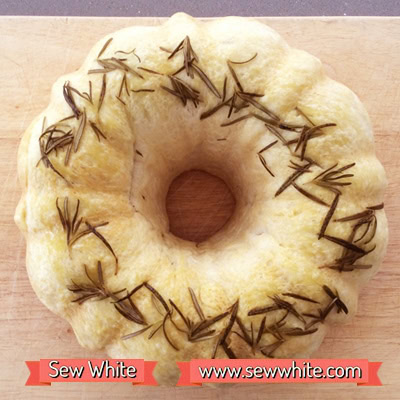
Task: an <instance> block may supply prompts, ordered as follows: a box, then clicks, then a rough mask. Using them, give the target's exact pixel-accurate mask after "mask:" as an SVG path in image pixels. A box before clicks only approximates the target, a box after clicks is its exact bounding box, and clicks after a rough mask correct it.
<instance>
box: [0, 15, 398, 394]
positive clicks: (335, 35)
mask: <svg viewBox="0 0 400 400" xmlns="http://www.w3.org/2000/svg"><path fill="white" fill-rule="evenodd" d="M261 20H262V21H263V22H265V23H267V24H269V25H270V26H271V27H273V28H275V29H276V30H277V31H279V32H280V33H281V34H282V35H283V37H284V38H285V39H287V40H288V41H289V43H290V44H291V45H293V46H296V47H299V48H302V49H304V50H307V51H309V52H311V53H312V54H314V55H316V56H317V57H319V58H320V59H321V60H322V61H323V63H324V65H325V68H326V70H327V72H328V74H329V75H330V76H331V77H333V78H334V79H337V80H339V81H341V82H343V83H344V84H346V85H348V86H350V87H351V88H352V89H353V90H354V91H355V92H356V93H357V94H358V95H359V97H360V98H361V99H362V101H363V102H364V103H365V105H366V107H367V109H368V111H369V113H370V116H371V120H372V123H373V126H374V130H375V135H376V149H377V154H378V157H379V158H380V159H381V161H382V162H383V164H384V166H385V168H386V171H387V174H388V177H389V189H388V191H387V194H386V199H385V208H386V212H387V215H388V219H389V225H390V243H389V248H388V253H387V256H386V258H385V262H384V265H383V266H382V269H381V271H380V272H379V273H378V274H377V275H376V277H375V278H374V279H373V280H372V281H370V282H369V284H368V285H367V287H365V289H364V290H363V292H362V295H361V297H360V301H359V311H358V314H357V316H356V317H355V319H354V320H353V322H352V323H350V324H348V325H346V326H339V327H337V328H335V329H333V330H332V331H331V332H330V333H329V335H328V337H327V338H326V340H325V342H324V343H323V345H322V347H321V348H320V350H319V351H318V352H317V354H315V356H316V357H321V358H368V359H369V360H371V361H383V365H382V367H381V370H380V377H381V380H382V382H383V383H384V386H382V387H362V388H357V387H355V386H354V385H351V384H335V385H321V384H318V385H305V384H303V385H297V384H292V385H256V386H249V385H242V386H238V387H224V388H221V389H218V390H214V389H209V388H202V389H199V388H195V389H192V388H183V389H178V388H146V387H143V388H138V387H136V388H134V387H132V386H130V385H128V384H78V383H77V384H55V385H53V386H52V387H36V388H27V387H24V383H25V380H26V379H27V376H28V370H27V368H26V367H25V365H24V360H36V359H40V358H48V357H59V358H74V357H89V356H91V357H94V356H100V357H101V356H102V354H93V353H91V352H88V351H85V350H83V349H82V348H81V347H80V346H79V345H78V343H77V341H76V339H75V337H74V334H73V332H72V330H71V328H70V327H69V326H68V324H67V323H66V322H65V321H63V320H62V319H60V318H58V317H56V316H55V315H53V314H52V313H50V312H49V311H48V310H47V309H46V308H45V307H44V306H43V305H42V304H41V303H40V302H39V300H38V299H37V297H36V296H35V294H34V292H33V291H32V289H31V286H30V283H29V281H28V278H27V274H26V270H25V265H24V257H25V244H24V240H23V238H22V236H21V234H20V232H19V231H18V229H17V227H16V226H15V225H14V222H13V214H14V211H15V207H16V205H17V202H18V199H19V196H20V190H19V187H18V184H17V176H16V154H17V148H18V143H19V140H20V137H21V135H22V132H23V131H24V130H25V129H26V127H27V126H28V124H29V123H30V121H31V120H32V119H33V118H34V117H35V116H36V115H37V114H38V113H39V112H40V111H41V110H42V109H43V108H44V107H45V106H46V104H47V102H48V99H49V93H50V87H51V85H52V84H53V82H54V81H55V80H56V78H57V77H58V76H60V75H62V74H64V73H67V72H70V71H73V70H75V69H76V68H78V67H79V65H80V64H81V63H82V61H83V58H84V56H85V55H86V53H87V52H88V50H89V49H90V47H91V46H92V45H93V43H94V42H95V41H97V40H98V39H99V38H101V37H102V36H104V35H105V34H107V33H110V32H113V31H115V30H117V29H120V28H124V27H127V26H130V25H132V24H146V25H154V24H158V23H160V22H161V19H151V18H144V19H132V18H109V19H106V18H37V17H35V18H29V17H28V18H22V17H15V18H13V17H11V18H1V19H0V32H1V41H0V58H1V62H0V65H1V67H0V68H1V74H0V102H1V103H0V104H1V111H0V112H1V121H2V123H1V125H0V150H1V155H2V156H1V157H0V181H1V189H0V193H1V194H0V200H1V208H0V224H1V230H0V244H1V245H2V246H1V250H2V251H1V253H0V263H1V266H2V268H1V269H0V293H1V302H0V319H1V323H0V334H1V338H2V340H1V341H0V352H1V360H0V391H1V393H2V396H1V397H2V398H3V399H19V398H21V399H26V398H31V399H47V398H49V399H50V398H52V399H53V398H61V397H62V398H65V399H70V398H71V399H76V398H85V399H99V398H124V397H127V396H129V398H134V399H136V398H137V399H141V398H146V397H151V398H153V397H154V398H162V399H209V398H218V399H219V398H221V399H222V398H229V399H232V400H235V399H241V398H244V397H245V398H246V399H248V400H250V399H261V398H263V399H264V398H271V399H273V398H278V399H279V400H286V399H292V398H294V397H295V398H296V399H301V398H305V399H337V398H351V399H363V400H372V399H374V400H375V399H398V398H399V390H400V386H399V383H398V382H399V368H400V294H399V293H400V292H399V287H400V272H399V271H400V266H399V259H400V250H399V249H400V213H399V210H400V206H399V204H400V203H399V201H400V198H399V184H400V168H399V166H400V157H399V150H398V149H399V145H400V139H399V138H400V135H399V126H400V113H399V104H400V74H399V71H400V20H399V19H396V18H286V19H285V18H264V19H261ZM210 212H211V211H210Z"/></svg>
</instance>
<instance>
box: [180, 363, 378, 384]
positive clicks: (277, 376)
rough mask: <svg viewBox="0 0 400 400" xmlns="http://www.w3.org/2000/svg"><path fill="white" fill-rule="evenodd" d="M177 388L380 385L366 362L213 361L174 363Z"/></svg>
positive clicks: (374, 365)
mask: <svg viewBox="0 0 400 400" xmlns="http://www.w3.org/2000/svg"><path fill="white" fill-rule="evenodd" d="M177 364H178V367H179V369H180V370H181V376H180V378H179V382H178V384H177V386H193V385H201V384H202V383H356V384H357V385H363V386H381V385H382V383H381V381H380V380H379V377H378V369H379V367H380V366H381V364H382V363H381V362H369V361H368V360H366V359H237V360H233V359H229V360H226V359H223V360H221V359H217V360H209V359H205V360H191V361H190V362H178V363H177Z"/></svg>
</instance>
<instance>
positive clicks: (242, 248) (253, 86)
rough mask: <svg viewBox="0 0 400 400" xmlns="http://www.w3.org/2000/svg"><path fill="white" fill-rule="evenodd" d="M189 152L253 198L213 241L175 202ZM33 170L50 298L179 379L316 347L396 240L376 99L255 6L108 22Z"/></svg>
mask: <svg viewBox="0 0 400 400" xmlns="http://www.w3.org/2000/svg"><path fill="white" fill-rule="evenodd" d="M190 169H201V170H205V171H207V172H209V173H211V174H213V175H217V176H219V177H221V178H222V179H223V180H224V181H225V182H226V183H227V184H228V185H229V187H230V188H231V190H232V192H233V193H234V196H235V199H236V210H235V213H234V215H233V216H232V218H231V220H230V221H229V223H228V224H227V225H226V226H225V227H224V228H223V229H222V230H221V231H220V232H218V233H217V234H215V235H214V236H213V237H211V238H210V239H208V240H207V241H205V242H203V243H200V244H195V243H192V242H187V241H184V240H182V239H179V238H176V237H175V236H173V235H172V234H170V233H169V229H168V218H167V216H166V212H165V204H164V200H165V195H166V192H167V190H168V187H169V185H170V183H171V181H172V180H173V179H174V178H175V177H176V176H177V175H178V174H180V173H181V172H183V171H185V170H190ZM18 171H19V179H20V182H21V185H22V189H23V195H22V198H21V200H20V203H19V205H18V209H17V211H16V215H15V220H16V222H17V224H18V226H19V228H20V229H21V231H22V232H23V233H24V235H25V237H26V242H27V256H26V264H27V269H28V274H29V277H30V280H31V283H32V286H33V288H34V290H35V292H36V293H37V295H38V297H39V298H40V299H41V301H42V302H43V303H44V304H45V305H46V306H47V307H48V308H49V309H50V310H52V311H53V312H55V313H56V314H58V315H60V316H62V317H63V318H65V319H66V320H68V322H69V323H70V324H71V326H72V327H73V329H74V332H75V334H76V337H77V339H78V341H79V343H80V344H81V345H82V346H84V347H86V348H88V349H93V350H104V351H106V352H107V353H108V354H109V355H110V356H111V357H114V358H144V359H146V360H157V361H158V365H157V367H156V369H155V373H154V375H155V377H156V379H157V380H158V381H159V383H162V384H174V383H175V382H176V380H177V377H178V374H179V371H178V368H177V366H176V364H175V361H183V360H189V359H191V358H210V357H213V356H214V357H218V358H223V357H240V358H251V357H308V356H309V355H310V354H311V353H312V352H313V351H314V350H316V349H317V348H318V346H319V345H320V343H321V342H322V340H323V338H324V336H325V334H326V331H327V328H328V326H329V325H331V324H333V323H345V322H347V321H348V320H349V318H351V317H352V316H353V315H354V314H355V312H356V308H357V298H358V293H359V289H360V287H361V286H362V285H363V284H365V283H366V282H367V281H368V280H369V279H370V278H371V277H372V276H373V275H374V274H375V273H376V271H377V269H378V268H379V265H380V264H381V261H382V258H383V255H384V253H385V249H386V245H387V237H388V233H387V221H386V217H385V212H384V210H383V195H384V191H385V187H386V177H385V172H384V170H383V167H382V166H381V164H380V162H379V161H378V160H377V159H376V157H375V151H374V141H373V133H372V129H371V124H370V122H369V118H368V115H367V112H366V110H365V109H364V107H363V105H362V104H361V102H360V101H359V99H358V98H357V96H356V95H355V94H354V93H353V92H352V91H351V90H349V89H348V88H346V87H345V86H343V85H342V84H339V83H337V82H335V81H333V80H331V79H330V78H328V77H327V76H326V75H325V74H324V71H323V69H322V65H321V62H320V61H319V60H318V59H316V58H315V57H313V56H311V55H309V54H307V53H305V52H303V51H300V50H296V49H293V48H291V47H289V46H288V44H286V43H285V41H284V40H283V39H282V38H281V37H280V36H279V35H278V34H277V33H276V32H274V31H273V30H272V29H270V28H269V27H267V26H266V25H264V24H262V23H260V22H257V21H255V20H252V19H247V18H238V17H228V18H221V19H216V20H212V21H210V22H206V23H204V22H200V21H197V20H195V19H193V18H191V17H190V16H188V15H186V14H182V13H179V14H176V15H174V16H173V17H171V18H170V19H169V20H168V21H167V22H166V23H165V24H163V25H161V26H157V27H132V28H128V29H124V30H121V31H119V32H116V33H113V34H112V35H109V36H107V37H106V38H104V39H102V40H101V41H100V42H99V43H97V44H96V45H95V46H94V47H93V49H92V50H91V51H90V53H89V55H88V56H87V58H86V61H85V62H84V64H83V65H82V67H81V68H80V69H79V70H78V71H76V72H73V73H71V74H69V75H66V76H63V77H61V78H60V79H58V80H57V82H56V83H55V84H54V86H53V89H52V95H51V101H50V104H49V106H48V107H47V109H46V110H45V111H44V112H43V113H42V114H41V115H40V116H38V118H36V119H35V120H34V121H33V122H32V124H31V125H30V126H29V128H28V129H27V131H26V132H25V135H24V137H23V139H22V142H21V145H20V149H19V156H18ZM343 356H348V355H343Z"/></svg>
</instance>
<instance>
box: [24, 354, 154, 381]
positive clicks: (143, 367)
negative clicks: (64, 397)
mask: <svg viewBox="0 0 400 400" xmlns="http://www.w3.org/2000/svg"><path fill="white" fill-rule="evenodd" d="M156 363H157V361H144V360H143V359H138V360H135V359H86V358H85V359H41V360H40V361H26V365H27V366H28V368H29V371H30V375H29V377H28V380H27V381H26V383H25V385H26V386H40V385H47V386H49V385H51V383H53V382H130V383H132V385H152V386H154V385H157V381H156V380H155V379H154V377H153V369H154V367H155V365H156Z"/></svg>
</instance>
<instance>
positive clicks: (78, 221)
mask: <svg viewBox="0 0 400 400" xmlns="http://www.w3.org/2000/svg"><path fill="white" fill-rule="evenodd" d="M68 203H69V199H68V197H65V198H64V207H63V209H61V208H60V206H59V205H58V197H57V200H56V208H57V211H58V216H59V218H60V221H61V225H62V227H63V230H64V232H65V233H66V239H67V245H68V247H72V246H73V245H74V244H75V243H76V242H77V241H78V240H79V239H81V238H82V237H84V236H86V235H89V234H93V235H95V236H96V237H97V238H99V239H100V241H101V242H102V243H103V244H104V245H105V246H106V247H107V249H108V250H109V251H110V252H111V254H112V255H113V256H114V258H115V265H116V266H115V275H116V274H117V273H118V257H117V256H116V254H115V252H114V250H113V248H112V247H111V245H110V244H109V243H108V241H107V240H106V239H105V238H104V236H103V235H101V234H100V232H99V231H98V230H97V229H98V228H101V227H103V226H105V225H107V224H108V222H101V223H99V224H96V225H92V224H91V223H90V222H89V221H87V220H86V219H85V220H84V219H83V217H81V218H79V206H80V200H79V199H78V200H77V203H76V206H75V211H74V212H73V217H72V218H71V216H72V214H70V207H69V204H68ZM82 222H84V223H85V225H86V229H80V227H81V226H82Z"/></svg>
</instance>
